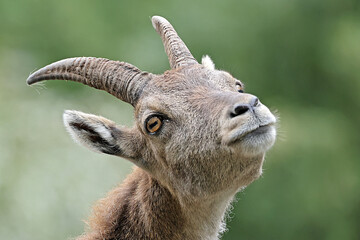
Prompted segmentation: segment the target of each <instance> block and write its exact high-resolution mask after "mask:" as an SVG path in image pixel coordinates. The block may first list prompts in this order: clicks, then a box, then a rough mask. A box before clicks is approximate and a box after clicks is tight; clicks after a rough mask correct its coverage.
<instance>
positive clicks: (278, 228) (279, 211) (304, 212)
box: [0, 0, 360, 240]
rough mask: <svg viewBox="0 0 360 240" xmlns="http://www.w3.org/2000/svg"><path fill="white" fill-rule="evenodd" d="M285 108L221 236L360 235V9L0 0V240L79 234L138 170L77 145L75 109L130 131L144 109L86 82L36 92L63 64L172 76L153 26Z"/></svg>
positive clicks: (336, 4) (276, 3)
mask: <svg viewBox="0 0 360 240" xmlns="http://www.w3.org/2000/svg"><path fill="white" fill-rule="evenodd" d="M152 15H162V16H164V17H166V18H168V19H169V21H170V22H171V23H172V24H173V25H174V26H175V28H176V29H177V31H178V32H179V34H180V36H181V37H182V39H183V40H184V41H185V42H186V44H187V45H188V47H189V48H190V50H191V51H192V53H193V55H194V56H195V57H196V58H197V59H198V60H200V59H201V56H202V55H204V54H209V55H210V56H211V57H212V59H213V60H214V62H215V64H216V66H217V68H219V69H225V70H227V71H229V72H231V73H232V74H233V75H234V76H236V77H237V78H239V79H241V80H242V81H243V82H245V84H246V85H247V86H246V90H247V92H250V93H253V94H256V95H257V96H259V97H260V99H261V100H262V102H264V103H265V104H266V105H268V106H269V107H270V108H271V109H272V110H275V111H277V112H278V113H279V115H280V119H281V123H280V129H279V137H278V141H277V143H276V145H275V146H274V148H273V149H272V150H271V151H270V152H269V153H268V155H267V159H266V162H265V166H264V168H265V169H264V175H263V177H261V178H260V179H259V180H258V181H256V182H254V183H253V184H252V185H250V186H249V187H248V188H247V189H246V190H245V191H244V192H242V193H239V194H238V196H237V199H238V201H237V202H236V203H234V210H233V211H232V213H231V214H230V218H229V221H228V222H229V224H228V227H229V231H228V232H227V233H225V234H224V236H223V238H222V239H226V240H230V239H360V191H359V190H360V124H359V123H360V113H359V110H360V108H359V107H360V94H359V93H360V2H359V1H358V0H342V1H340V0H337V1H334V0H327V1H316V0H267V1H261V0H246V1H243V0H241V1H235V0H223V1H202V2H200V1H193V0H182V1H165V0H160V1H114V0H108V1H100V0H88V1H85V0H79V1H70V0H63V1H46V0H28V1H25V0H22V1H18V0H14V1H8V0H7V1H6V0H0V239H7V240H10V239H11V240H12V239H36V240H42V239H44V240H45V239H55V240H56V239H67V238H68V237H73V236H77V235H79V234H80V233H82V231H83V227H84V223H83V221H82V220H84V219H86V217H87V216H88V215H89V213H90V209H91V205H92V204H93V203H94V202H95V201H96V200H97V199H99V198H101V197H103V196H104V195H105V194H106V192H108V191H109V190H110V189H111V188H113V187H114V186H116V185H117V184H118V183H119V182H121V181H122V180H123V179H124V177H125V176H126V175H127V174H128V173H129V172H130V171H131V168H132V164H131V163H129V162H127V161H125V160H122V159H118V158H115V157H109V156H105V155H100V154H95V153H92V152H90V151H88V150H87V149H85V148H82V147H79V146H78V145H76V144H75V143H73V141H72V140H71V138H70V137H69V136H68V134H67V133H66V131H65V129H64V127H63V124H62V112H63V111H64V110H65V109H76V110H81V111H84V112H89V113H93V114H99V115H103V116H105V117H107V118H109V119H112V120H114V121H116V122H117V123H119V124H123V125H128V126H131V125H132V121H133V119H132V109H131V107H130V106H129V105H128V104H124V103H121V102H120V101H118V100H117V99H116V98H114V97H113V96H111V95H109V94H106V93H105V92H101V91H97V90H94V89H91V88H89V87H85V86H83V85H81V84H76V83H70V82H69V83H64V82H56V81H54V82H47V83H46V84H45V85H41V86H35V87H28V86H26V84H25V79H26V78H27V76H28V75H29V74H30V73H31V72H33V71H34V70H36V69H38V68H40V67H43V66H45V65H47V64H49V63H51V62H53V61H56V60H59V59H63V58H68V57H74V56H96V57H105V58H110V59H114V60H122V61H128V62H130V63H132V64H134V65H136V66H138V67H139V68H141V69H142V70H146V71H151V72H154V73H162V72H163V71H165V70H166V69H168V68H169V64H168V61H167V57H166V55H165V53H164V50H163V46H162V43H161V40H160V38H159V36H158V35H157V33H156V32H155V31H154V30H153V28H152V26H151V23H150V17H151V16H152Z"/></svg>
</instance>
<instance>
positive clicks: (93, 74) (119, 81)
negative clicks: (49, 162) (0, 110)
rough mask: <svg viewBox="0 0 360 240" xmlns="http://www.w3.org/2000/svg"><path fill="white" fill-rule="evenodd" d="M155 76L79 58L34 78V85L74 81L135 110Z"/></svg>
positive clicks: (57, 64) (116, 63)
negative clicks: (45, 81) (57, 81)
mask: <svg viewBox="0 0 360 240" xmlns="http://www.w3.org/2000/svg"><path fill="white" fill-rule="evenodd" d="M151 76H152V74H151V73H147V72H142V71H141V70H139V69H138V68H136V67H135V66H133V65H131V64H129V63H125V62H119V61H112V60H109V59H105V58H94V57H77V58H68V59H64V60H60V61H58V62H55V63H52V64H50V65H48V66H46V67H44V68H41V69H39V70H38V71H36V72H34V73H33V74H31V75H30V76H29V77H28V79H27V80H26V82H27V84H29V85H31V84H34V83H37V82H40V81H44V80H70V81H74V82H80V83H83V84H85V85H88V86H90V87H94V88H97V89H100V90H104V91H106V92H108V93H110V94H112V95H114V96H115V97H117V98H119V99H121V100H122V101H125V102H128V103H130V104H132V105H133V106H135V104H136V102H137V100H138V99H139V97H140V94H141V92H142V89H143V88H144V86H145V84H147V81H148V80H149V79H150V78H151Z"/></svg>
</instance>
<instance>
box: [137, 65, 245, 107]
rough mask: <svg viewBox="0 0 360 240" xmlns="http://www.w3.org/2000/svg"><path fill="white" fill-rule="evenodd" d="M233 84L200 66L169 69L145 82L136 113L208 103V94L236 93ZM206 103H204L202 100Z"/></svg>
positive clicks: (232, 80)
mask: <svg viewBox="0 0 360 240" xmlns="http://www.w3.org/2000/svg"><path fill="white" fill-rule="evenodd" d="M236 82H240V81H239V80H237V79H235V78H234V77H233V76H232V75H231V74H229V73H227V72H224V71H218V70H210V69H207V68H205V67H203V66H202V65H198V66H194V67H192V68H188V69H185V70H183V71H177V70H170V71H167V72H165V73H164V74H163V75H159V76H156V77H155V78H153V79H152V80H150V81H149V83H148V84H147V86H146V88H145V89H144V90H143V93H142V96H141V99H140V101H139V102H140V104H139V105H138V106H137V107H136V112H137V113H140V112H143V111H145V109H148V108H151V109H154V111H156V109H158V108H162V109H163V108H168V109H169V110H170V109H174V108H186V105H188V104H189V103H192V104H194V103H196V102H198V103H199V104H201V103H204V102H209V100H210V101H211V99H213V98H212V97H211V95H213V94H214V93H217V94H218V93H221V92H234V91H236V88H235V85H236ZM204 100H206V101H204Z"/></svg>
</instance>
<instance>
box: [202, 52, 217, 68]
mask: <svg viewBox="0 0 360 240" xmlns="http://www.w3.org/2000/svg"><path fill="white" fill-rule="evenodd" d="M201 64H202V65H204V67H206V68H208V69H210V70H215V64H214V62H213V61H212V60H211V58H210V57H209V56H208V55H205V56H203V57H202V59H201Z"/></svg>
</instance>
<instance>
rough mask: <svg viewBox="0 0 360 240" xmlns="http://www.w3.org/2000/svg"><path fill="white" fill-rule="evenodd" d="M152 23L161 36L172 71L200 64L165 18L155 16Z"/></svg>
mask: <svg viewBox="0 0 360 240" xmlns="http://www.w3.org/2000/svg"><path fill="white" fill-rule="evenodd" d="M151 21H152V24H153V27H154V28H155V30H156V31H157V32H158V33H159V35H160V36H161V39H162V42H163V44H164V48H165V52H166V54H167V56H168V58H169V63H170V67H171V68H172V69H174V68H179V67H182V66H187V65H193V64H198V62H197V61H196V59H195V58H194V57H193V56H192V54H191V52H190V50H189V49H188V48H187V47H186V45H185V43H184V42H183V41H182V40H181V38H180V37H179V35H178V34H177V32H176V31H175V29H174V27H173V26H172V25H171V24H170V23H169V22H168V21H167V20H166V19H165V18H163V17H160V16H153V17H152V18H151Z"/></svg>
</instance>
